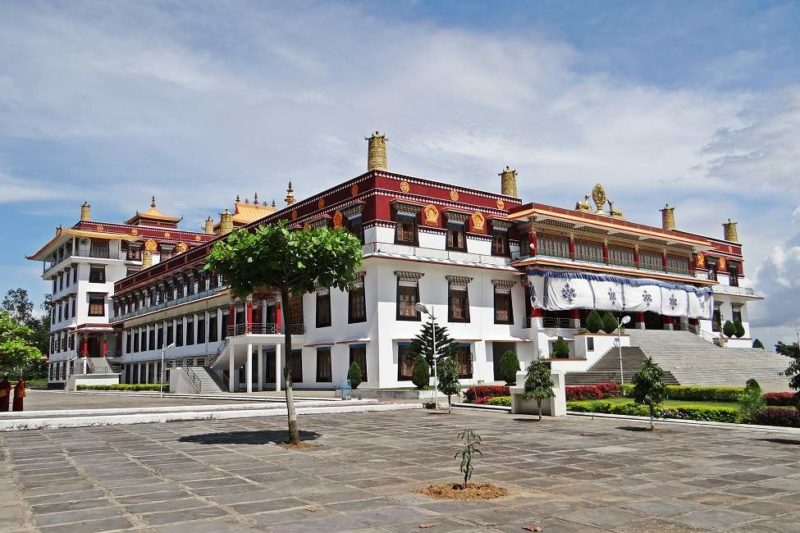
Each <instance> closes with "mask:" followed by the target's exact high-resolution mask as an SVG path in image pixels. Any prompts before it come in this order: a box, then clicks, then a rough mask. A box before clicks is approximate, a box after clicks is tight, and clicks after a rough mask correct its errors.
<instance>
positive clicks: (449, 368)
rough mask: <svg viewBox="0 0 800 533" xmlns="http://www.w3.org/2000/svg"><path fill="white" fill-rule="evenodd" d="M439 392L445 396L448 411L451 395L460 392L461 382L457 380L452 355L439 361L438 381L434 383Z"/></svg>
mask: <svg viewBox="0 0 800 533" xmlns="http://www.w3.org/2000/svg"><path fill="white" fill-rule="evenodd" d="M436 388H438V389H439V392H441V393H442V394H444V395H446V396H447V412H448V413H449V412H450V409H451V407H452V402H451V400H450V398H451V397H452V396H453V395H456V396H458V395H459V394H461V383H460V382H459V381H458V365H456V362H455V361H453V358H452V357H445V358H444V359H442V360H441V362H440V363H439V382H438V383H437V385H436Z"/></svg>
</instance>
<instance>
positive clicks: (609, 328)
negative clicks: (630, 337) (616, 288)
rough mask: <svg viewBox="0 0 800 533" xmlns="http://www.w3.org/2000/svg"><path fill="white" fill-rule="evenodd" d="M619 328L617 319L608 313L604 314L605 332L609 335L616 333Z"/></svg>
mask: <svg viewBox="0 0 800 533" xmlns="http://www.w3.org/2000/svg"><path fill="white" fill-rule="evenodd" d="M618 327H619V321H618V320H617V317H615V316H614V315H612V314H611V313H610V312H608V311H606V312H605V313H603V331H605V332H606V333H608V334H611V333H614V332H615V331H616V330H617V328H618Z"/></svg>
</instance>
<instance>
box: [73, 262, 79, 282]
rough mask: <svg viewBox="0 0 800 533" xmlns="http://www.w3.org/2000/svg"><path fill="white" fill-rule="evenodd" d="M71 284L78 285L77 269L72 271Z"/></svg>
mask: <svg viewBox="0 0 800 533" xmlns="http://www.w3.org/2000/svg"><path fill="white" fill-rule="evenodd" d="M72 283H78V267H77V266H76V267H75V269H74V270H73V271H72Z"/></svg>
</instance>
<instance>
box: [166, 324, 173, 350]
mask: <svg viewBox="0 0 800 533" xmlns="http://www.w3.org/2000/svg"><path fill="white" fill-rule="evenodd" d="M172 327H173V326H172V320H170V321H169V322H167V346H169V345H170V344H172V343H173V341H174V340H175V337H174V336H173V334H172V333H173V329H172Z"/></svg>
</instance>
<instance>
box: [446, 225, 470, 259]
mask: <svg viewBox="0 0 800 533" xmlns="http://www.w3.org/2000/svg"><path fill="white" fill-rule="evenodd" d="M447 249H448V250H457V251H461V252H463V251H465V250H466V249H467V240H466V236H465V233H464V224H463V223H456V222H448V223H447Z"/></svg>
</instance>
